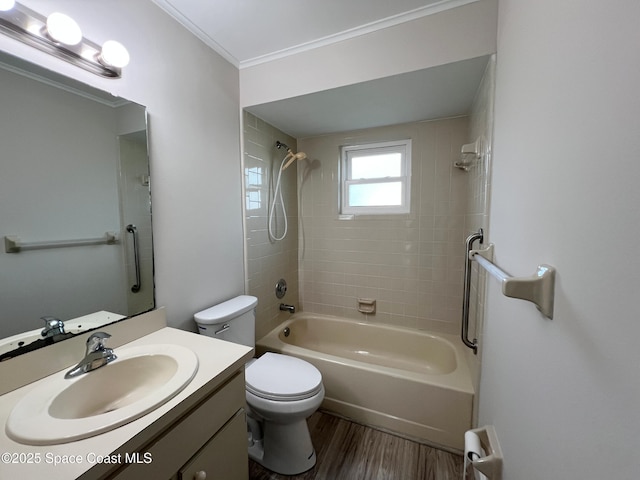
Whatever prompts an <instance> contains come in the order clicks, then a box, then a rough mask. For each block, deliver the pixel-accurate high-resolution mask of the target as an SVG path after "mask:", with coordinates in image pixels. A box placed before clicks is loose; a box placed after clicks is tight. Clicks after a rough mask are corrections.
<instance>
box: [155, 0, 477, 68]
mask: <svg viewBox="0 0 640 480" xmlns="http://www.w3.org/2000/svg"><path fill="white" fill-rule="evenodd" d="M152 1H153V3H155V4H156V5H158V6H159V7H160V8H162V9H163V10H164V11H165V12H166V13H168V14H169V15H171V16H172V17H173V18H174V19H175V20H176V21H178V22H179V23H180V24H181V25H182V26H184V27H185V28H186V29H187V30H189V31H190V32H191V33H192V34H193V35H195V36H196V37H198V38H199V39H200V40H201V41H202V42H204V43H205V44H206V45H207V46H208V47H210V48H211V49H213V50H215V51H216V52H217V53H218V54H219V55H220V56H222V57H223V58H224V59H225V60H227V61H228V62H229V63H231V64H232V65H234V66H235V67H237V68H239V69H242V68H248V67H253V66H256V65H260V64H262V63H267V62H271V61H273V60H278V59H280V58H284V57H288V56H290V55H296V54H298V53H302V52H306V51H309V50H313V49H315V48H319V47H325V46H327V45H332V44H334V43H338V42H343V41H345V40H349V39H351V38H356V37H359V36H361V35H366V34H368V33H372V32H375V31H378V30H382V29H385V28H389V27H393V26H395V25H399V24H401V23H405V22H409V21H411V20H416V19H419V18H422V17H426V16H429V15H434V14H436V13H439V12H442V11H445V10H450V9H452V8H456V7H460V6H463V5H467V4H470V3H475V2H478V1H480V0H441V1H439V2H437V3H432V4H430V5H425V6H423V7H419V8H416V9H414V10H410V11H408V12H403V13H399V14H397V15H392V16H391V17H386V18H383V19H381V20H376V21H375V22H370V23H367V24H364V25H360V26H358V27H354V28H350V29H348V30H345V31H343V32H338V33H336V34H332V35H327V36H326V37H322V38H319V39H317V40H313V41H310V42H305V43H302V44H299V45H294V46H292V47H289V48H285V49H283V50H279V51H277V52H272V53H268V54H265V55H261V56H258V57H255V58H250V59H248V60H242V61H241V60H239V59H237V58H236V57H234V56H233V55H232V54H231V53H230V52H229V51H227V50H226V49H225V48H224V47H223V46H222V45H220V44H219V43H218V42H216V41H215V40H214V39H213V38H212V37H211V36H209V35H208V34H207V33H206V32H205V31H203V30H202V29H201V28H199V27H198V26H197V25H195V24H194V23H193V22H192V21H191V20H189V19H188V18H187V17H185V16H184V15H183V14H182V13H181V12H180V11H178V10H177V9H176V8H175V7H174V6H173V5H172V4H171V2H170V0H152Z"/></svg>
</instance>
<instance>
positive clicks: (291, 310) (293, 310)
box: [280, 303, 296, 313]
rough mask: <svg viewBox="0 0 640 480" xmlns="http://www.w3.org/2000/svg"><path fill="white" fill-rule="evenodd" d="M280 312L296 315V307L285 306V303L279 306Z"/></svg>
mask: <svg viewBox="0 0 640 480" xmlns="http://www.w3.org/2000/svg"><path fill="white" fill-rule="evenodd" d="M280 310H282V311H283V312H289V313H296V307H294V306H293V305H287V304H286V303H281V304H280Z"/></svg>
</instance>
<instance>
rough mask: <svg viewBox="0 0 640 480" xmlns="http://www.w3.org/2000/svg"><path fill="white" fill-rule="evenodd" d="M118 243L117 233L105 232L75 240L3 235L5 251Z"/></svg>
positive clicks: (16, 251) (13, 251)
mask: <svg viewBox="0 0 640 480" xmlns="http://www.w3.org/2000/svg"><path fill="white" fill-rule="evenodd" d="M116 243H118V234H117V233H114V232H106V233H105V234H104V235H103V236H102V237H98V238H81V239H77V240H52V241H48V242H23V241H22V240H21V239H20V237H17V236H15V235H5V237H4V250H5V252H7V253H19V252H22V251H25V250H40V249H44V248H62V247H79V246H85V245H114V244H116Z"/></svg>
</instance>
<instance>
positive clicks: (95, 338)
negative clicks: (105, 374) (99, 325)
mask: <svg viewBox="0 0 640 480" xmlns="http://www.w3.org/2000/svg"><path fill="white" fill-rule="evenodd" d="M109 337H111V335H109V334H108V333H105V332H96V333H94V334H93V335H91V336H90V337H89V338H88V339H87V352H86V354H85V357H84V358H83V359H82V360H80V363H78V365H76V366H75V367H73V368H72V369H71V370H69V371H68V372H67V373H66V374H65V376H64V378H73V377H77V376H78V375H82V374H83V373H87V372H91V371H93V370H96V369H98V368H100V367H103V366H105V365H106V364H107V363H109V362H112V361H113V360H115V359H116V358H118V357H116V354H115V353H113V349H111V348H107V347H105V346H104V342H105V341H106V340H107V338H109Z"/></svg>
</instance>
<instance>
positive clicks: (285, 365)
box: [245, 352, 322, 402]
mask: <svg viewBox="0 0 640 480" xmlns="http://www.w3.org/2000/svg"><path fill="white" fill-rule="evenodd" d="M245 376H246V387H247V391H248V392H250V393H252V394H253V395H255V396H257V397H261V398H265V399H267V400H274V401H280V402H292V401H296V400H304V399H307V398H311V397H313V396H314V395H317V394H318V393H319V392H320V391H321V390H322V374H321V373H320V371H319V370H318V369H317V368H316V367H314V366H313V365H311V364H310V363H308V362H305V361H304V360H301V359H299V358H295V357H290V356H288V355H282V354H278V353H271V352H267V353H265V354H264V355H262V356H261V357H260V358H258V359H257V360H255V361H254V362H252V363H251V364H250V365H248V366H247V368H246V371H245Z"/></svg>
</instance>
